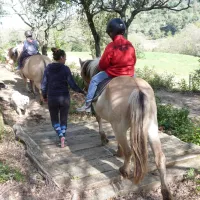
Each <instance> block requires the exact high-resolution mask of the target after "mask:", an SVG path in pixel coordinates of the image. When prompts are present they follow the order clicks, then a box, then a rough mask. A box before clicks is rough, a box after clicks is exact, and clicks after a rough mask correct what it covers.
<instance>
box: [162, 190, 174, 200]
mask: <svg viewBox="0 0 200 200" xmlns="http://www.w3.org/2000/svg"><path fill="white" fill-rule="evenodd" d="M161 193H162V196H163V200H173V199H174V198H173V196H172V195H171V193H170V191H169V190H167V189H161Z"/></svg>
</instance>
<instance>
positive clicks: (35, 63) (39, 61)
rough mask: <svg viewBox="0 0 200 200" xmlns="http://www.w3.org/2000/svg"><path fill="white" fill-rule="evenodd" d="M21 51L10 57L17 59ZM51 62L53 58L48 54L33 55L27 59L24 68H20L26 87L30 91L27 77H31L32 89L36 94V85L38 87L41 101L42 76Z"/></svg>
mask: <svg viewBox="0 0 200 200" xmlns="http://www.w3.org/2000/svg"><path fill="white" fill-rule="evenodd" d="M11 52H12V51H11ZM20 53H21V52H18V53H15V54H12V57H10V59H12V60H13V61H17V60H18V58H19V56H20ZM49 63H51V60H50V59H49V58H48V57H47V56H44V55H39V54H38V55H33V56H30V57H28V58H26V59H25V61H24V64H23V68H21V70H20V72H21V76H22V78H23V79H24V83H25V86H26V89H27V90H28V91H30V90H29V88H28V84H27V79H29V80H30V82H31V84H32V89H33V93H34V94H35V87H36V88H38V91H39V93H40V100H41V102H42V101H43V97H42V92H41V82H42V77H43V74H44V69H45V67H46V66H47V65H48V64H49Z"/></svg>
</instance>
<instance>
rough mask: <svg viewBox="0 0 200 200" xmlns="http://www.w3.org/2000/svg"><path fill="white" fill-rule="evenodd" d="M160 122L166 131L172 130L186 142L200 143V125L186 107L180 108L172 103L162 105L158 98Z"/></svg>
mask: <svg viewBox="0 0 200 200" xmlns="http://www.w3.org/2000/svg"><path fill="white" fill-rule="evenodd" d="M157 109H158V124H159V127H162V129H163V130H164V132H171V134H172V135H174V136H176V137H178V138H179V139H181V140H182V141H184V142H188V143H194V144H197V145H200V126H199V123H194V122H192V120H191V119H190V118H189V111H188V109H186V108H182V109H178V108H174V107H173V106H172V105H170V104H168V105H162V104H160V103H159V100H157Z"/></svg>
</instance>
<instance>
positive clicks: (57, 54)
mask: <svg viewBox="0 0 200 200" xmlns="http://www.w3.org/2000/svg"><path fill="white" fill-rule="evenodd" d="M51 51H52V52H53V59H54V60H60V57H63V56H65V55H66V54H65V51H64V50H62V49H58V48H55V47H52V48H51Z"/></svg>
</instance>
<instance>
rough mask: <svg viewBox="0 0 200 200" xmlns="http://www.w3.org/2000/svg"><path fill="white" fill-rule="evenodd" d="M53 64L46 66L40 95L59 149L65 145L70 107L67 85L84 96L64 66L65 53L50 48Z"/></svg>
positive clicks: (68, 69) (67, 68)
mask: <svg viewBox="0 0 200 200" xmlns="http://www.w3.org/2000/svg"><path fill="white" fill-rule="evenodd" d="M51 50H52V52H53V59H54V62H53V63H50V64H48V65H47V67H46V69H45V71H44V75H43V79H42V85H41V90H42V95H43V98H44V101H48V107H49V112H50V117H51V123H52V126H53V128H54V130H55V131H56V133H57V135H58V136H59V139H60V142H61V147H64V144H65V133H66V130H67V119H68V113H69V107H70V94H69V89H68V85H69V86H70V87H71V88H72V89H73V90H74V91H75V92H78V93H82V94H85V93H84V91H83V90H81V89H80V88H79V87H78V85H77V84H76V83H75V81H74V79H73V76H72V74H71V71H70V68H69V67H68V66H66V65H65V61H66V54H65V51H63V50H61V49H57V48H51Z"/></svg>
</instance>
